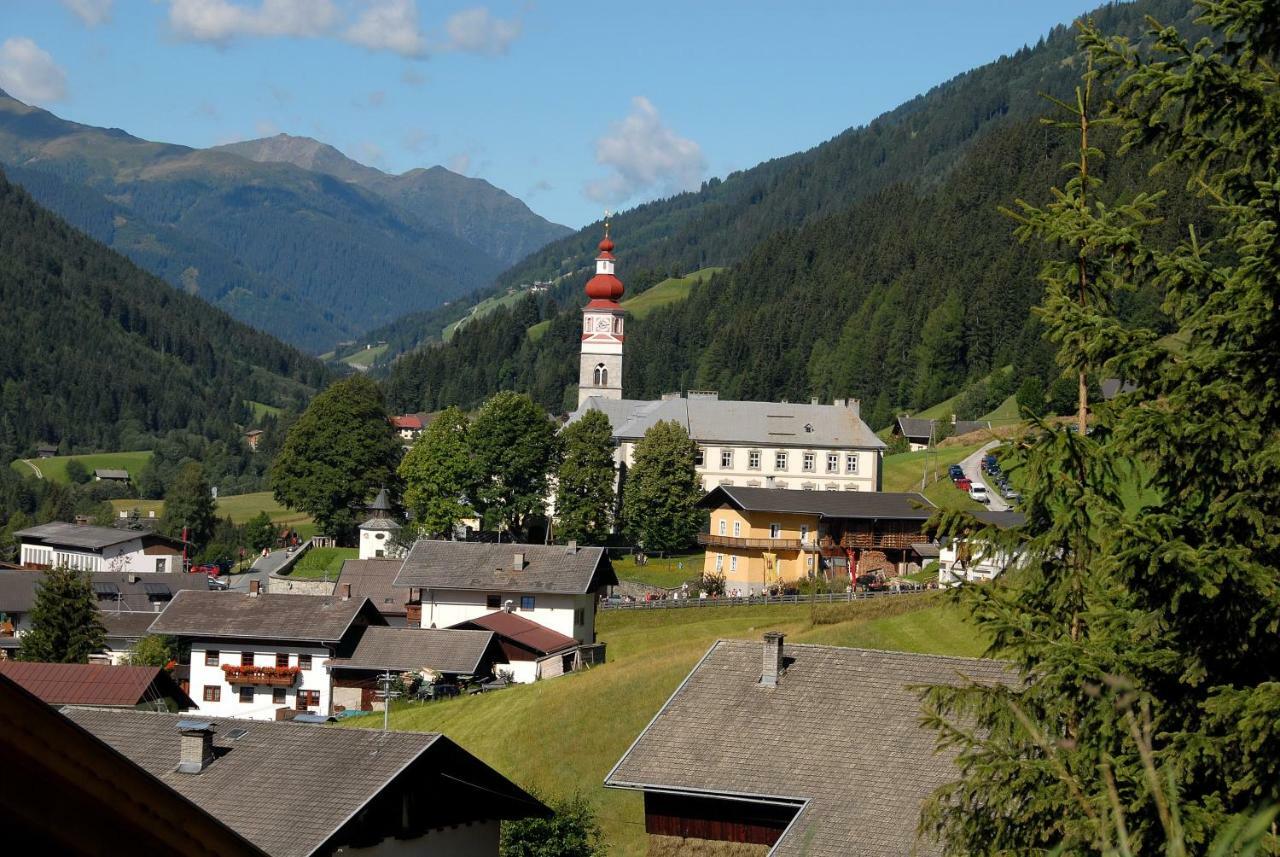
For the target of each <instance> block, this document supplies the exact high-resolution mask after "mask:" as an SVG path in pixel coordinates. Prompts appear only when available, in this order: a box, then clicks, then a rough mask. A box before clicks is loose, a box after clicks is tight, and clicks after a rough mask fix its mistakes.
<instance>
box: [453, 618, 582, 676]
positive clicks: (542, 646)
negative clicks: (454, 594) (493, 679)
mask: <svg viewBox="0 0 1280 857" xmlns="http://www.w3.org/2000/svg"><path fill="white" fill-rule="evenodd" d="M453 627H454V628H458V629H470V630H475V631H486V632H490V633H492V634H493V635H494V637H495V639H496V640H497V642H498V645H499V647H500V648H501V651H502V659H501V660H500V662H498V663H496V664H495V665H494V668H495V669H496V670H497V671H498V672H500V673H503V672H505V673H508V674H510V675H511V680H512V681H514V682H517V683H519V684H527V683H528V682H533V681H539V680H541V679H544V678H554V677H556V676H559V675H564V674H565V673H571V672H576V671H577V670H579V669H582V668H583V667H584V666H588V665H590V664H593V663H597V662H598V661H599V657H598V656H597V655H596V654H595V653H593V652H592V651H591V650H590V649H585V650H584V648H583V646H582V645H580V644H579V643H578V641H577V640H575V639H574V638H573V637H566V636H565V635H564V634H561V633H560V632H559V631H553V630H551V629H550V628H548V627H546V626H544V625H539V624H538V623H537V622H534V621H533V620H532V619H526V618H524V617H523V616H520V615H518V614H516V613H514V612H510V611H507V610H499V611H497V612H495V613H487V614H485V615H484V616H478V617H476V618H475V619H468V620H467V621H465V622H459V623H458V624H456V625H454V626H453Z"/></svg>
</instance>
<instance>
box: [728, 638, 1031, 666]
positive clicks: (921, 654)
mask: <svg viewBox="0 0 1280 857" xmlns="http://www.w3.org/2000/svg"><path fill="white" fill-rule="evenodd" d="M716 642H717V643H758V642H759V641H758V640H753V639H751V638H750V637H722V638H720V639H718V640H716ZM784 645H786V646H787V647H788V648H805V649H836V650H838V651H842V652H868V653H871V654H876V655H907V656H909V657H914V658H932V659H935V660H948V661H976V662H979V663H986V664H1006V665H1012V664H1013V662H1012V661H1005V660H1001V659H999V658H984V657H975V656H973V655H938V654H932V653H929V652H904V651H902V650H900V649H873V648H869V647H867V646H835V645H831V644H830V643H790V642H787V643H784Z"/></svg>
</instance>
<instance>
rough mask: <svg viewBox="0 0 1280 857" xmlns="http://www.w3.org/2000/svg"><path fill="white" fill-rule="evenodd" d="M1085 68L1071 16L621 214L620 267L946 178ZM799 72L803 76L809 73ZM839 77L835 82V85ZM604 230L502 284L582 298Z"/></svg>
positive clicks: (661, 268)
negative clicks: (882, 108) (812, 139)
mask: <svg viewBox="0 0 1280 857" xmlns="http://www.w3.org/2000/svg"><path fill="white" fill-rule="evenodd" d="M1092 15H1093V18H1094V19H1095V20H1096V21H1097V22H1098V24H1099V25H1100V26H1101V27H1102V29H1103V30H1104V31H1107V32H1111V33H1115V34H1123V35H1129V36H1133V37H1138V36H1141V35H1142V33H1143V32H1144V31H1145V26H1146V25H1145V21H1144V18H1145V16H1147V15H1152V16H1154V17H1155V18H1157V19H1159V20H1161V21H1162V22H1164V23H1177V24H1179V26H1180V27H1184V28H1186V29H1185V30H1184V31H1191V32H1195V27H1194V26H1191V25H1190V18H1191V17H1192V15H1191V6H1190V2H1189V0H1140V1H1139V2H1136V3H1126V4H1117V5H1108V6H1104V7H1102V8H1100V9H1098V10H1097V11H1095V12H1094V13H1092ZM1080 71H1081V68H1080V66H1079V64H1078V62H1077V61H1076V57H1075V37H1074V34H1073V32H1072V30H1071V27H1070V26H1069V25H1068V23H1067V22H1064V25H1063V26H1060V27H1057V28H1055V29H1054V30H1053V31H1052V32H1051V33H1049V34H1048V35H1047V36H1046V37H1045V38H1044V39H1043V40H1041V42H1040V43H1038V44H1037V45H1035V46H1034V47H1029V48H1023V49H1021V50H1018V51H1017V52H1016V53H1014V54H1012V55H1010V56H1004V57H1001V58H1000V59H998V60H996V61H995V62H992V63H989V64H987V65H984V66H981V67H979V68H976V69H974V70H972V71H969V72H966V73H964V74H962V75H959V76H958V77H956V78H954V79H952V80H950V81H948V82H946V83H944V84H942V85H940V86H937V87H935V88H934V89H932V90H931V91H929V92H928V93H926V94H924V95H921V96H919V97H917V98H914V99H912V100H911V101H908V102H906V103H905V104H903V105H901V106H899V107H897V108H895V109H894V110H892V111H890V112H888V113H886V114H884V115H883V116H880V117H878V118H877V119H875V120H874V121H872V122H871V123H870V124H869V125H867V126H865V127H858V128H851V129H849V130H847V131H845V132H844V133H842V134H840V135H839V136H837V137H835V138H833V139H831V140H829V141H827V142H825V143H822V144H821V145H818V146H815V147H814V148H812V149H810V150H808V151H805V152H801V153H797V154H794V155H790V156H788V157H785V158H779V159H775V160H772V161H768V162H765V163H762V164H760V165H758V166H756V167H753V168H751V169H749V170H745V171H742V172H738V173H733V174H731V175H729V176H728V177H726V178H725V179H724V180H723V181H721V180H718V179H713V180H711V181H709V182H706V183H705V184H704V185H703V187H702V188H701V190H699V191H695V192H691V193H684V194H679V195H677V196H674V197H671V198H670V199H664V200H659V201H656V202H652V203H649V204H646V205H642V206H639V207H637V208H635V209H632V210H630V211H626V212H623V213H621V214H619V215H617V216H616V217H614V218H613V224H614V234H615V236H616V237H617V239H618V250H617V253H618V259H619V263H618V264H619V270H620V271H622V272H625V275H626V276H627V278H628V279H627V285H628V288H629V289H633V290H634V287H635V286H636V285H641V284H651V283H653V282H657V281H658V280H661V279H663V278H665V277H666V276H668V275H670V274H678V273H685V272H688V271H693V270H697V269H699V268H705V267H709V266H717V265H730V264H732V263H734V262H737V261H740V260H742V259H743V258H745V257H746V255H747V254H748V253H749V252H750V251H751V250H752V248H754V247H755V246H756V244H757V243H759V242H760V241H762V240H764V239H765V238H767V237H768V236H769V235H772V234H773V233H775V232H778V231H780V230H783V229H790V228H796V227H800V226H803V225H804V224H806V223H811V222H813V221H816V220H821V219H822V218H824V217H828V216H830V215H832V214H835V213H839V212H841V211H844V210H846V209H848V208H849V207H850V206H851V205H853V204H854V203H856V202H857V201H858V200H859V199H862V198H864V197H866V196H868V195H870V194H874V193H876V192H878V191H880V190H882V189H884V188H887V187H890V186H892V185H895V184H898V183H902V182H908V183H911V184H913V185H915V186H917V187H919V188H922V189H927V188H929V187H931V186H936V185H937V184H938V183H940V182H941V181H942V180H943V179H944V178H945V177H946V175H947V174H948V172H949V171H950V170H951V169H952V168H954V166H955V165H956V163H958V161H959V160H960V158H961V157H963V156H964V154H965V153H966V152H967V151H968V150H969V149H970V148H971V147H972V146H973V145H975V143H976V141H978V140H980V139H982V138H983V137H984V136H985V135H986V134H988V133H990V132H992V131H993V130H997V129H1000V128H1004V127H1008V126H1009V125H1012V124H1016V123H1018V122H1022V121H1025V120H1027V119H1032V118H1035V117H1038V116H1040V115H1042V114H1043V113H1044V112H1045V110H1046V108H1047V104H1046V102H1045V101H1044V99H1043V98H1042V97H1041V94H1042V93H1052V94H1055V95H1058V96H1062V95H1066V94H1068V93H1070V92H1071V91H1072V90H1073V88H1074V86H1075V85H1076V83H1077V82H1078V80H1079V74H1080ZM802 75H803V70H798V73H797V81H798V85H800V83H801V82H802V81H803V78H802ZM831 84H832V82H830V81H824V82H823V85H831ZM837 85H838V84H837ZM599 240H600V225H599V224H593V225H591V226H588V227H586V228H584V229H582V230H580V231H579V232H577V233H575V234H574V235H570V236H568V237H566V238H564V239H562V240H559V241H555V242H553V243H551V244H548V245H547V246H546V247H544V248H542V249H541V250H540V251H538V252H537V253H534V254H533V255H531V256H530V257H529V258H527V259H526V260H524V261H523V262H521V263H520V264H519V265H516V266H515V267H513V268H511V269H509V270H507V271H506V272H505V273H503V274H502V276H501V277H499V279H498V288H499V290H502V289H505V288H506V287H508V286H512V285H519V284H521V283H528V282H533V281H535V280H544V281H545V280H557V281H558V282H560V283H561V286H560V288H558V289H556V290H555V291H554V292H553V296H554V297H556V298H557V299H559V300H561V301H565V300H570V299H576V298H577V296H578V293H580V292H581V288H580V286H581V282H580V279H581V278H582V277H583V276H584V275H586V273H587V271H588V270H589V269H590V266H591V259H592V258H593V257H594V255H595V245H596V242H598V241H599ZM450 309H452V308H445V309H444V310H430V311H426V312H422V313H418V314H416V315H414V316H409V317H406V318H404V319H402V320H400V321H398V322H394V323H392V324H390V325H388V326H386V327H384V328H380V329H379V330H378V331H377V334H376V336H377V338H378V339H385V340H388V341H389V342H391V344H392V346H393V347H392V349H391V350H390V351H389V352H388V354H387V355H386V358H387V359H388V360H389V359H390V358H391V357H393V356H394V355H395V354H396V353H398V351H400V350H408V349H410V348H412V347H413V346H415V345H417V344H419V343H422V342H426V341H430V340H431V339H433V338H438V336H439V332H440V330H441V328H443V327H444V326H445V325H446V324H448V323H449V322H450V321H453V320H455V319H456V318H458V317H460V314H461V313H462V312H465V310H454V311H453V312H450Z"/></svg>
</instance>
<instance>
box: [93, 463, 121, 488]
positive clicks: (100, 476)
mask: <svg viewBox="0 0 1280 857" xmlns="http://www.w3.org/2000/svg"><path fill="white" fill-rule="evenodd" d="M93 478H94V481H95V482H122V483H126V484H127V483H128V482H129V471H127V470H120V469H118V468H114V467H99V468H97V469H96V470H94V471H93Z"/></svg>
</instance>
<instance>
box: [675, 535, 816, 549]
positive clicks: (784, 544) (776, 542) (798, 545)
mask: <svg viewBox="0 0 1280 857" xmlns="http://www.w3.org/2000/svg"><path fill="white" fill-rule="evenodd" d="M698 544H700V545H705V546H707V547H712V548H740V549H746V550H774V551H798V550H813V549H814V544H813V542H802V541H800V539H742V538H738V537H736V536H717V535H714V534H712V533H698Z"/></svg>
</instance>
